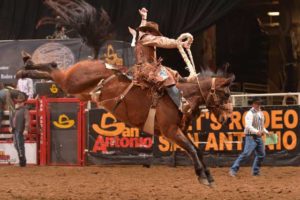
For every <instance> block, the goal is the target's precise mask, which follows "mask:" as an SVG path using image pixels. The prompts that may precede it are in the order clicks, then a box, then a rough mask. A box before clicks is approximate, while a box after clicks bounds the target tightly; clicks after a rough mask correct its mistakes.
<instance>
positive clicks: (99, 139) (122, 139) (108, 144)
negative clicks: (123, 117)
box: [88, 109, 153, 162]
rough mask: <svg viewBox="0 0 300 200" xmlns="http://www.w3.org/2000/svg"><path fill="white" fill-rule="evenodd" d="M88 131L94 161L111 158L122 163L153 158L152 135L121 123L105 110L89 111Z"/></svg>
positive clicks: (91, 155)
mask: <svg viewBox="0 0 300 200" xmlns="http://www.w3.org/2000/svg"><path fill="white" fill-rule="evenodd" d="M88 129H89V135H88V149H89V157H94V158H92V160H95V157H102V158H103V157H107V156H109V158H112V159H114V158H118V159H120V160H119V162H122V160H123V161H125V160H126V159H137V160H138V159H145V158H149V157H152V147H153V136H152V135H149V134H146V133H143V132H142V131H140V130H139V129H138V128H135V127H129V126H127V125H126V124H125V123H123V122H119V121H118V120H117V119H116V118H115V116H114V115H113V114H111V113H109V112H107V111H105V110H103V109H92V110H90V111H89V127H88ZM90 160H91V159H90ZM93 162H95V161H93Z"/></svg>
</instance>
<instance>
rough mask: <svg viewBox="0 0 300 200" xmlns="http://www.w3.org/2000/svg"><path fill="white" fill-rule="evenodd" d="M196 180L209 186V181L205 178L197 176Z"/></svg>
mask: <svg viewBox="0 0 300 200" xmlns="http://www.w3.org/2000/svg"><path fill="white" fill-rule="evenodd" d="M198 181H199V183H201V184H203V185H206V186H210V183H209V181H208V180H207V178H202V177H198Z"/></svg>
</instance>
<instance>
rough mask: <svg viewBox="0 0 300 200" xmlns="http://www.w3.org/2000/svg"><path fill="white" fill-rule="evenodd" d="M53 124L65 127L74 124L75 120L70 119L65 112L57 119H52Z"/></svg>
mask: <svg viewBox="0 0 300 200" xmlns="http://www.w3.org/2000/svg"><path fill="white" fill-rule="evenodd" d="M53 124H54V126H56V127H57V128H62V129H67V128H71V127H72V126H73V125H74V124H75V120H73V119H70V118H69V117H68V116H67V115H65V114H61V115H59V117H58V121H54V122H53Z"/></svg>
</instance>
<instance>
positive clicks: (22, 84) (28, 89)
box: [17, 78, 34, 99]
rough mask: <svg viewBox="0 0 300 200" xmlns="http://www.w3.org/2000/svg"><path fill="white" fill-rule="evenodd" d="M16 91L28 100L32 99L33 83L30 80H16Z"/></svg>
mask: <svg viewBox="0 0 300 200" xmlns="http://www.w3.org/2000/svg"><path fill="white" fill-rule="evenodd" d="M17 89H18V90H20V91H21V92H24V93H26V94H27V95H28V98H29V99H32V98H33V93H34V92H33V81H32V79H30V78H20V79H19V80H18V84H17Z"/></svg>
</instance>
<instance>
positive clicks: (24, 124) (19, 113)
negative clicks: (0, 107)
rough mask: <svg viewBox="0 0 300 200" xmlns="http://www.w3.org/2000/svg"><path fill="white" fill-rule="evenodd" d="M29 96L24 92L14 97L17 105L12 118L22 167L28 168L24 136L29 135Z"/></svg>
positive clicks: (12, 126) (14, 136)
mask: <svg viewBox="0 0 300 200" xmlns="http://www.w3.org/2000/svg"><path fill="white" fill-rule="evenodd" d="M27 99H28V96H27V95H26V94H25V93H24V92H20V93H18V95H17V96H15V97H12V100H13V101H14V103H15V109H16V110H15V112H14V113H13V114H12V116H11V122H10V123H11V128H12V134H13V139H14V145H15V148H16V150H17V152H18V157H19V165H20V167H25V166H26V156H25V144H24V135H27V134H28V128H29V122H30V116H29V110H28V108H27V106H26V105H25V102H26V101H27Z"/></svg>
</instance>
